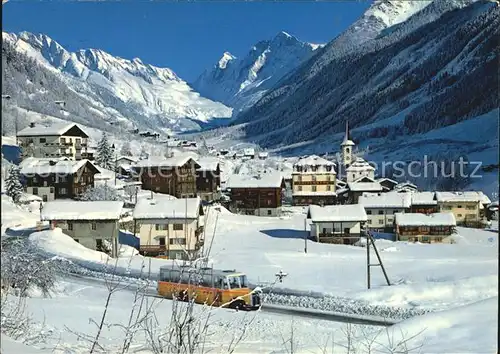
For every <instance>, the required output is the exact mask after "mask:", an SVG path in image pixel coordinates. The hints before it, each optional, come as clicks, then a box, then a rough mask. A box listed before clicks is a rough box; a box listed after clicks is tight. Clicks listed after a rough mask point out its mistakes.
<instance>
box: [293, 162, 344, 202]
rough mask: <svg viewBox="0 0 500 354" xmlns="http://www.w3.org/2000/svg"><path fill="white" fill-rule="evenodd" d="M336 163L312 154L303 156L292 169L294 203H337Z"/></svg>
mask: <svg viewBox="0 0 500 354" xmlns="http://www.w3.org/2000/svg"><path fill="white" fill-rule="evenodd" d="M335 181H336V171H335V163H333V162H331V161H328V160H325V159H324V158H322V157H319V156H316V155H312V156H308V157H304V158H301V159H300V160H298V161H297V163H295V165H294V166H293V171H292V200H293V202H292V203H293V205H310V204H318V205H332V204H335V201H336V196H337V194H336V193H335Z"/></svg>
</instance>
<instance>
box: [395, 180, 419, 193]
mask: <svg viewBox="0 0 500 354" xmlns="http://www.w3.org/2000/svg"><path fill="white" fill-rule="evenodd" d="M394 190H395V191H398V192H403V193H404V192H418V187H417V186H416V185H415V184H413V183H411V182H408V181H406V182H403V183H398V184H397V185H396V186H395V187H394Z"/></svg>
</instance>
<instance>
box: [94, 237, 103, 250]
mask: <svg viewBox="0 0 500 354" xmlns="http://www.w3.org/2000/svg"><path fill="white" fill-rule="evenodd" d="M95 249H96V250H98V251H100V250H102V240H101V239H100V238H98V239H96V240H95Z"/></svg>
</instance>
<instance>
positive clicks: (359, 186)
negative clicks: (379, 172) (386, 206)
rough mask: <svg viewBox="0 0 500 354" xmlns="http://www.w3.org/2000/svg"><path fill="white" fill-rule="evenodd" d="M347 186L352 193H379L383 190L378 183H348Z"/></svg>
mask: <svg viewBox="0 0 500 354" xmlns="http://www.w3.org/2000/svg"><path fill="white" fill-rule="evenodd" d="M347 186H348V187H349V189H350V190H351V191H352V192H381V191H382V189H383V188H382V185H381V184H380V183H378V182H357V183H354V182H350V183H347Z"/></svg>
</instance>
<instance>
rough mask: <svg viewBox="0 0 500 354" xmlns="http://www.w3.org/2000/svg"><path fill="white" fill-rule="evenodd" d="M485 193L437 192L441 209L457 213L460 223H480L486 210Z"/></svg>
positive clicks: (456, 216) (457, 219) (458, 222)
mask: <svg viewBox="0 0 500 354" xmlns="http://www.w3.org/2000/svg"><path fill="white" fill-rule="evenodd" d="M484 197H485V195H484V194H483V193H482V192H481V193H479V192H475V191H466V192H436V197H435V198H436V200H437V204H438V209H439V211H445V212H446V211H449V212H452V213H453V214H454V215H455V219H456V221H457V224H459V225H469V224H470V225H472V226H474V225H478V224H479V223H480V222H481V218H482V215H483V211H484V203H485V202H486V200H485V198H484ZM488 200H489V199H488Z"/></svg>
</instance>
